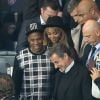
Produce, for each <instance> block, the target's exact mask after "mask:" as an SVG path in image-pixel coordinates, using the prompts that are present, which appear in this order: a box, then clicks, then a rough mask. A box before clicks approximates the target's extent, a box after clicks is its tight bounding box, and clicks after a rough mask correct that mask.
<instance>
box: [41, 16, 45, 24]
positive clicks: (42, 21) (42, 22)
mask: <svg viewBox="0 0 100 100" xmlns="http://www.w3.org/2000/svg"><path fill="white" fill-rule="evenodd" d="M40 21H41V25H45V24H46V23H45V21H44V20H43V18H42V16H41V15H40Z"/></svg>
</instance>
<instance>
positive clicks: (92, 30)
mask: <svg viewBox="0 0 100 100" xmlns="http://www.w3.org/2000/svg"><path fill="white" fill-rule="evenodd" d="M82 31H83V37H84V41H85V42H87V43H89V44H91V45H96V44H97V43H99V42H100V24H99V23H98V22H97V21H95V20H92V19H91V20H88V21H87V22H86V23H85V24H84V26H83V29H82Z"/></svg>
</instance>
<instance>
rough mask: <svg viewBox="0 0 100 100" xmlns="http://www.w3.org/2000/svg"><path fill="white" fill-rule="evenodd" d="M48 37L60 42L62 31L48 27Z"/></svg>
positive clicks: (53, 41)
mask: <svg viewBox="0 0 100 100" xmlns="http://www.w3.org/2000/svg"><path fill="white" fill-rule="evenodd" d="M47 31H48V32H47V37H48V38H49V40H50V41H51V42H52V43H53V44H55V43H58V42H59V40H60V37H61V32H59V31H58V30H57V29H56V28H55V27H49V28H47Z"/></svg>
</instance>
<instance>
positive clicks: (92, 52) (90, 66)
mask: <svg viewBox="0 0 100 100" xmlns="http://www.w3.org/2000/svg"><path fill="white" fill-rule="evenodd" d="M95 50H96V47H94V46H93V47H92V49H91V55H90V58H89V60H88V63H87V67H88V69H89V70H91V68H92V67H94V66H95V61H94V56H93V54H94V52H95Z"/></svg>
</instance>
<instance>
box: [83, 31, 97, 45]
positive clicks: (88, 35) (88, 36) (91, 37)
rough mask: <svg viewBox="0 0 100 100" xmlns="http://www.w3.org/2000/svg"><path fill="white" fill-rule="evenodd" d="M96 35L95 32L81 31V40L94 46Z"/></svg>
mask: <svg viewBox="0 0 100 100" xmlns="http://www.w3.org/2000/svg"><path fill="white" fill-rule="evenodd" d="M97 38H98V36H97V34H96V32H95V31H93V30H92V29H91V30H83V39H84V41H85V42H86V43H88V44H91V45H95V44H96V41H97Z"/></svg>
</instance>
